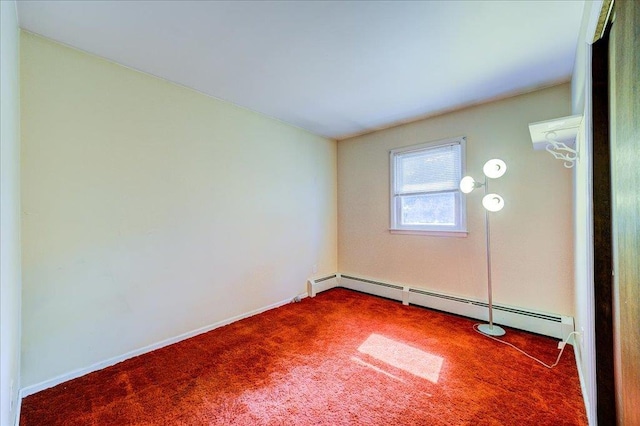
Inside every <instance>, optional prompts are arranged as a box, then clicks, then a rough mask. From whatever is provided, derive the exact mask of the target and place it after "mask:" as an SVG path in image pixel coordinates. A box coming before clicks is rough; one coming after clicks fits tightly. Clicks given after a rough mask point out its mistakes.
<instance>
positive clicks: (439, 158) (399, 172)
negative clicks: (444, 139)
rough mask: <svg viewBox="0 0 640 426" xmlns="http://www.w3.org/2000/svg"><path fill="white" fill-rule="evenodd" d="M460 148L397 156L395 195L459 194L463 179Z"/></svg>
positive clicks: (436, 149)
mask: <svg viewBox="0 0 640 426" xmlns="http://www.w3.org/2000/svg"><path fill="white" fill-rule="evenodd" d="M460 152H461V148H460V145H459V144H456V145H445V146H439V147H436V148H430V149H427V150H422V151H418V152H408V153H406V154H398V156H397V158H396V168H397V169H396V186H395V188H396V194H404V193H411V192H432V191H447V190H456V189H457V188H458V183H459V182H460V178H461V170H460V165H461V161H460Z"/></svg>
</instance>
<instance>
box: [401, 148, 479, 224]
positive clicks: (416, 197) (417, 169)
mask: <svg viewBox="0 0 640 426" xmlns="http://www.w3.org/2000/svg"><path fill="white" fill-rule="evenodd" d="M464 153H465V138H464V137H459V138H454V139H447V140H443V141H438V142H432V143H427V144H422V145H416V146H410V147H405V148H399V149H394V150H392V151H391V152H390V158H391V231H392V232H393V231H399V232H408V233H428V234H435V235H437V234H442V233H445V234H442V235H447V234H446V233H451V234H450V235H456V234H457V235H466V230H467V224H466V212H465V204H464V202H465V200H464V197H463V196H462V193H461V192H460V190H459V188H458V185H459V183H460V179H461V178H462V171H463V169H464Z"/></svg>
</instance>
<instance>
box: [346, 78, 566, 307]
mask: <svg viewBox="0 0 640 426" xmlns="http://www.w3.org/2000/svg"><path fill="white" fill-rule="evenodd" d="M566 115H571V94H570V85H569V84H563V85H560V86H556V87H552V88H548V89H544V90H540V91H537V92H533V93H530V94H525V95H522V96H517V97H513V98H509V99H506V100H501V101H498V102H493V103H489V104H484V105H480V106H477V107H473V108H468V109H464V110H461V111H458V112H454V113H451V114H446V115H442V116H438V117H434V118H430V119H426V120H422V121H418V122H414V123H410V124H406V125H402V126H398V127H394V128H391V129H387V130H383V131H379V132H376V133H372V134H369V135H364V136H360V137H356V138H352V139H348V140H344V141H340V142H339V143H338V182H339V183H340V186H339V190H338V223H339V228H338V235H339V240H338V263H339V265H338V267H339V271H340V272H341V273H349V274H356V275H359V276H363V277H372V278H375V279H379V280H384V281H388V282H394V283H400V284H408V285H412V286H417V287H422V288H426V289H430V290H434V291H439V292H444V293H448V294H453V295H460V296H465V297H471V298H477V299H482V300H485V299H486V266H485V262H486V258H485V239H484V238H485V234H484V210H483V208H482V206H481V198H482V194H481V191H475V192H474V193H472V194H471V195H469V196H468V198H467V215H468V230H469V234H468V237H467V238H447V237H433V236H423V235H398V234H390V233H389V231H388V228H389V155H388V151H389V150H390V149H393V148H398V147H401V146H407V145H413V144H418V143H423V142H429V141H435V140H439V139H444V138H449V137H454V136H460V135H464V136H467V172H468V174H471V175H472V176H475V177H476V178H477V179H480V178H481V177H482V165H483V164H484V162H485V161H486V160H488V159H490V158H493V157H499V158H502V159H503V160H504V161H506V163H507V166H508V171H507V173H506V175H505V176H504V177H502V178H501V179H499V180H494V181H492V182H491V189H492V190H493V191H495V192H498V193H500V194H501V195H502V196H503V197H504V198H505V201H506V207H505V208H504V210H502V211H501V212H498V213H495V214H493V215H492V216H491V221H492V222H491V226H492V249H493V250H492V253H493V277H494V279H493V284H494V293H493V294H494V301H495V302H496V303H501V304H507V305H513V306H519V307H523V308H529V309H536V310H542V311H547V312H552V313H558V314H564V315H572V314H573V312H574V304H573V296H574V295H573V222H572V179H571V177H572V174H571V171H570V170H568V169H566V168H564V167H563V165H562V162H560V161H558V160H555V159H553V157H552V156H551V155H550V154H549V153H547V152H545V151H533V148H532V144H531V139H530V136H529V130H528V124H529V123H532V122H535V121H542V120H548V119H553V118H558V117H562V116H566Z"/></svg>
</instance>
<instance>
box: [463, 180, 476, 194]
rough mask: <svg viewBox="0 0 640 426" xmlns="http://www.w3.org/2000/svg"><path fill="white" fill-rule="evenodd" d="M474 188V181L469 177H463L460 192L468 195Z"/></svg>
mask: <svg viewBox="0 0 640 426" xmlns="http://www.w3.org/2000/svg"><path fill="white" fill-rule="evenodd" d="M475 188H476V181H475V180H474V179H473V178H472V177H471V176H465V177H463V178H462V180H461V181H460V191H462V192H463V193H465V194H468V193H470V192H471V191H473V190H474V189H475Z"/></svg>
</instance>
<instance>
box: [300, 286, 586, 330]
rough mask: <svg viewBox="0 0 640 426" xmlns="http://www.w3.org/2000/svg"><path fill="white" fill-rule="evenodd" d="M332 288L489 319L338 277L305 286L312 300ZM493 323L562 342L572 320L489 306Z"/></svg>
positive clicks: (474, 308) (425, 297) (459, 301)
mask: <svg viewBox="0 0 640 426" xmlns="http://www.w3.org/2000/svg"><path fill="white" fill-rule="evenodd" d="M334 287H342V288H347V289H350V290H356V291H360V292H363V293H368V294H373V295H375V296H380V297H384V298H387V299H391V300H397V301H399V302H402V303H403V304H405V305H417V306H422V307H425V308H431V309H437V310H439V311H444V312H449V313H452V314H456V315H462V316H465V317H469V318H475V319H478V320H481V321H488V319H489V311H488V306H487V303H485V302H482V301H479V300H473V299H467V298H463V297H458V296H450V295H447V294H442V293H436V292H433V291H428V290H425V289H420V288H414V287H408V286H403V285H398V284H389V283H384V282H380V281H376V280H371V279H366V278H360V277H354V276H351V275H342V274H335V275H330V276H327V277H323V278H317V279H310V280H309V281H308V282H307V291H308V293H309V297H315V296H316V295H317V294H318V293H320V292H322V291H326V290H329V289H331V288H334ZM493 321H494V322H495V323H496V324H500V325H504V326H507V327H513V328H517V329H520V330H525V331H530V332H532V333H538V334H542V335H545V336H550V337H554V338H556V339H562V340H566V339H567V337H568V336H569V334H570V333H571V332H572V331H574V325H573V317H567V316H562V315H556V314H550V313H544V312H536V311H531V310H524V309H521V308H517V307H511V306H505V305H499V304H494V305H493Z"/></svg>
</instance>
